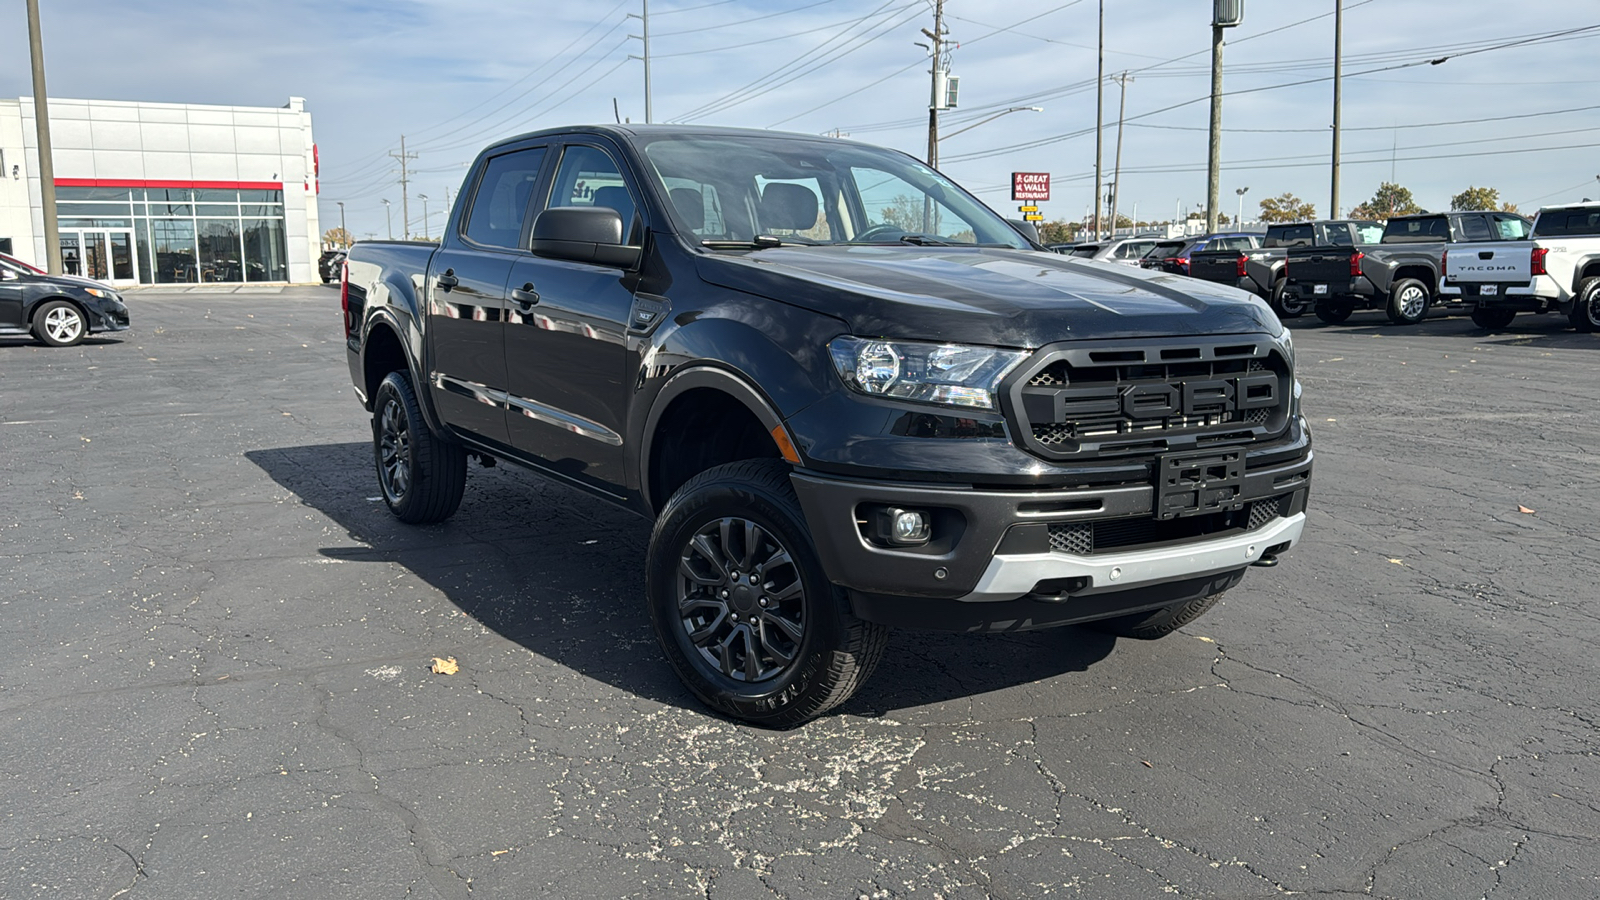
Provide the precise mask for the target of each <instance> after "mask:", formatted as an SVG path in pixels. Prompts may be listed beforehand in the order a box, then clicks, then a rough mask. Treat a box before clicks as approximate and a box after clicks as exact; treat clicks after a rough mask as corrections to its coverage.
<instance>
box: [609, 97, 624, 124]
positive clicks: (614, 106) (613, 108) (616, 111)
mask: <svg viewBox="0 0 1600 900" xmlns="http://www.w3.org/2000/svg"><path fill="white" fill-rule="evenodd" d="M611 116H612V118H614V119H616V120H617V124H618V125H621V124H622V110H620V109H618V108H617V98H615V97H612V98H611Z"/></svg>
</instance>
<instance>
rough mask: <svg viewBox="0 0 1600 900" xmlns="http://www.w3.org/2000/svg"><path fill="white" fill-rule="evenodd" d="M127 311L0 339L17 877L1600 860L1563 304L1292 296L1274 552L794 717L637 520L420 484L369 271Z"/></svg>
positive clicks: (1027, 876) (1380, 867)
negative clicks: (1289, 428) (376, 334)
mask: <svg viewBox="0 0 1600 900" xmlns="http://www.w3.org/2000/svg"><path fill="white" fill-rule="evenodd" d="M128 305H129V306H130V307H131V309H132V313H133V321H134V324H135V328H134V330H132V331H130V332H125V333H123V334H120V335H115V336H111V337H108V338H106V339H100V340H92V341H90V342H88V343H85V344H84V345H82V346H79V347H76V348H70V349H64V350H54V349H46V348H44V347H41V346H36V345H33V344H31V343H27V342H25V341H21V340H13V339H6V340H3V341H0V450H3V455H4V459H5V463H6V464H5V466H4V468H3V469H0V488H3V492H4V493H3V496H4V498H5V501H4V506H3V510H4V511H3V513H0V537H3V542H0V558H3V565H4V568H5V571H6V577H5V582H6V590H5V591H3V592H0V740H3V742H4V746H5V747H6V754H5V755H6V765H5V766H4V767H3V771H0V797H3V799H4V804H3V807H0V897H6V898H33V897H58V896H70V897H103V898H130V900H136V898H140V897H152V898H154V897H161V898H180V900H181V898H196V900H200V898H205V900H213V898H218V897H250V898H276V897H283V898H291V897H294V898H298V897H319V896H325V897H341V898H395V897H419V898H463V897H469V896H484V897H508V898H511V897H517V898H520V897H530V896H540V897H572V898H582V897H703V898H718V900H720V898H730V900H731V898H758V897H775V898H809V897H843V898H861V897H865V898H899V897H928V898H933V897H943V898H978V897H1007V898H1024V897H1084V898H1148V897H1152V896H1157V895H1162V894H1169V895H1173V896H1177V897H1227V898H1256V897H1263V898H1264V897H1276V896H1280V895H1309V896H1321V897H1349V898H1355V897H1379V898H1434V897H1438V898H1480V897H1481V898H1514V897H1595V896H1600V866H1597V865H1596V864H1595V862H1594V860H1595V859H1596V858H1597V857H1600V800H1597V799H1596V798H1597V797H1600V759H1597V753H1600V731H1597V725H1600V702H1597V701H1596V700H1595V696H1594V689H1593V687H1594V684H1595V683H1596V676H1597V668H1600V663H1597V656H1596V654H1595V650H1594V648H1595V644H1596V640H1597V638H1600V607H1597V605H1596V588H1595V585H1596V584H1597V583H1600V562H1597V560H1600V538H1597V537H1596V533H1595V528H1594V523H1595V513H1594V508H1593V503H1594V499H1595V497H1596V496H1600V490H1597V489H1600V474H1597V473H1600V467H1597V466H1596V462H1597V449H1600V380H1597V379H1596V378H1595V377H1594V372H1595V365H1596V362H1597V361H1600V338H1596V337H1594V336H1589V335H1577V334H1574V333H1572V332H1571V331H1570V330H1569V329H1567V328H1566V327H1565V322H1564V320H1559V319H1557V318H1556V317H1553V316H1551V317H1526V316H1522V317H1519V318H1518V319H1517V320H1516V322H1515V323H1514V324H1513V326H1512V328H1511V329H1510V330H1509V331H1508V332H1506V333H1504V334H1496V335H1486V334H1484V333H1483V332H1481V331H1478V330H1476V329H1475V328H1474V327H1473V326H1472V325H1471V323H1470V322H1469V321H1467V320H1466V319H1465V318H1464V317H1462V316H1456V317H1450V318H1437V317H1436V318H1433V319H1430V320H1429V321H1427V322H1425V323H1423V324H1422V325H1420V326H1418V327H1415V328H1410V329H1396V328H1392V327H1390V326H1388V325H1386V324H1381V323H1380V320H1379V319H1378V317H1377V315H1376V314H1358V315H1357V316H1355V317H1354V318H1353V319H1352V320H1351V322H1350V323H1349V324H1347V325H1346V326H1342V327H1338V328H1327V327H1322V326H1319V325H1317V324H1316V323H1315V322H1307V321H1306V320H1299V321H1296V322H1295V323H1293V324H1294V328H1295V332H1296V335H1295V337H1296V343H1297V348H1298V354H1299V361H1300V373H1301V379H1302V381H1303V382H1304V384H1305V390H1306V394H1305V397H1306V399H1305V405H1306V410H1307V414H1308V416H1309V418H1310V419H1311V421H1312V425H1313V428H1314V429H1315V433H1316V439H1317V454H1318V460H1317V469H1316V484H1315V487H1314V490H1313V495H1312V508H1311V512H1310V516H1309V527H1308V530H1307V538H1306V540H1305V542H1304V543H1303V544H1302V545H1301V547H1300V548H1299V549H1298V550H1297V551H1296V552H1295V553H1294V554H1292V555H1291V556H1290V557H1288V558H1287V559H1286V561H1285V564H1284V565H1281V566H1279V567H1277V568H1274V569H1256V570H1252V572H1251V574H1250V575H1249V576H1248V577H1247V578H1246V579H1245V581H1244V583H1243V585H1241V586H1240V587H1239V588H1237V589H1235V590H1234V591H1232V592H1230V593H1229V594H1228V595H1227V596H1226V597H1225V598H1224V599H1223V601H1222V602H1221V603H1220V604H1219V605H1218V607H1217V608H1216V609H1214V610H1213V611H1212V612H1211V613H1209V614H1208V615H1206V616H1205V617H1203V618H1201V619H1200V620H1198V621H1197V622H1195V623H1194V624H1192V625H1191V626H1189V627H1188V628H1186V629H1184V630H1183V631H1181V632H1179V633H1177V634H1174V635H1172V636H1170V637H1168V638H1166V639H1164V640H1161V641H1156V642H1148V643H1147V642H1138V641H1128V640H1121V641H1113V640H1112V639H1110V638H1107V637H1104V636H1101V635H1098V634H1095V633H1092V632H1089V631H1085V630H1079V629H1073V628H1067V629H1059V630H1054V631H1045V632H1037V633H1032V634H1022V635H985V636H961V635H943V634H926V633H917V632H909V631H903V632H897V633H895V634H894V635H893V637H892V638H891V640H890V645H889V649H888V652H887V659H886V661H885V662H884V664H883V665H882V667H881V668H880V669H879V670H878V672H877V674H876V675H875V676H874V677H873V678H872V679H871V680H870V681H869V682H868V683H867V684H866V685H865V687H864V688H863V689H862V691H861V692H860V693H859V694H858V695H857V696H856V697H855V698H854V699H853V700H851V701H850V702H849V703H848V704H846V705H845V706H844V707H843V708H842V709H840V710H837V711H836V712H835V713H834V714H832V715H830V716H828V717H826V718H823V719H821V720H819V721H817V722H815V723H812V724H810V725H808V726H806V727H804V728H801V729H797V730H795V731H790V732H767V731H761V730H757V729H752V728H748V727H745V726H742V725H736V724H733V723H730V722H728V721H726V720H724V719H721V718H718V717H716V716H713V715H709V714H708V713H707V712H706V711H705V710H703V709H702V708H701V707H699V706H698V705H697V704H696V702H695V701H694V699H693V698H692V697H691V696H690V695H689V694H688V693H687V692H686V691H685V690H683V689H682V688H681V687H680V686H679V684H678V682H677V681H676V680H675V679H674V677H673V675H672V673H671V671H670V669H669V668H668V667H667V665H666V663H665V662H664V661H663V660H662V659H661V657H660V654H659V652H658V651H657V648H656V646H655V643H654V640H653V638H652V636H651V633H650V628H649V625H648V622H647V620H646V615H645V612H644V607H643V603H642V598H641V590H640V580H641V567H642V562H643V558H644V546H645V542H646V540H647V538H648V533H649V528H648V524H647V523H645V522H643V521H642V520H639V519H637V518H634V517H632V516H630V515H628V514H626V513H623V512H619V511H617V510H614V509H611V508H610V507H607V506H604V505H602V504H600V503H599V502H597V501H593V500H590V499H589V498H587V497H585V496H582V495H579V494H577V493H575V492H573V491H571V490H568V489H566V488H563V487H560V486H557V485H554V484H551V483H548V482H545V481H542V480H540V479H538V478H536V477H533V476H530V475H528V474H527V473H524V472H521V471H516V470H512V469H510V468H509V467H505V466H502V467H498V468H495V469H489V470H485V469H480V468H476V467H474V468H473V469H472V470H471V473H470V476H469V479H468V488H467V497H466V500H465V502H464V503H463V505H462V508H461V511H460V513H458V514H457V516H456V517H455V518H454V519H452V520H451V521H450V522H448V523H446V524H444V525H440V526H430V527H424V528H412V527H409V526H404V525H401V524H399V523H398V522H395V521H394V520H393V519H392V518H391V517H390V516H389V515H388V513H387V511H386V510H385V509H384V507H383V504H382V502H381V501H380V500H379V499H378V498H377V496H375V495H376V494H377V487H376V483H375V480H374V477H373V475H372V472H371V463H370V450H369V447H368V444H367V441H368V440H369V434H370V432H369V430H368V426H367V422H366V419H365V415H364V413H363V412H362V411H361V410H360V408H359V406H358V405H357V403H356V401H355V398H354V396H353V394H352V393H351V391H350V388H349V383H348V381H349V379H348V375H347V372H346V368H345V361H344V350H343V347H342V346H341V344H342V340H341V336H340V334H339V315H338V299H337V293H336V292H335V291H333V290H331V289H327V288H291V289H287V290H285V291H284V292H283V293H282V294H280V295H271V296H268V295H261V296H240V295H205V294H179V293H160V292H156V291H139V292H134V293H133V294H132V295H131V296H130V299H129V304H128ZM1519 505H1520V506H1522V507H1525V508H1528V509H1532V510H1534V512H1533V513H1531V514H1529V513H1522V512H1519V510H1518V507H1519ZM436 656H441V657H449V656H453V657H455V658H456V659H457V660H458V661H459V662H460V665H461V670H460V672H459V673H458V674H455V675H449V676H446V675H435V674H433V673H431V672H430V671H429V668H428V665H429V663H430V661H431V660H432V658H433V657H436ZM1585 860H1588V862H1585Z"/></svg>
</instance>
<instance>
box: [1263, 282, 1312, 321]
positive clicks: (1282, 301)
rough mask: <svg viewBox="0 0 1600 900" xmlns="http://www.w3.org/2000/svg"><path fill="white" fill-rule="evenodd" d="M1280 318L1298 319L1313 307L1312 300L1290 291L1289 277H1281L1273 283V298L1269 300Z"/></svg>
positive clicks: (1268, 302) (1269, 304) (1268, 303)
mask: <svg viewBox="0 0 1600 900" xmlns="http://www.w3.org/2000/svg"><path fill="white" fill-rule="evenodd" d="M1267 305H1268V306H1271V307H1272V311H1273V312H1275V313H1277V314H1278V318H1280V319H1298V318H1300V317H1301V316H1303V315H1305V314H1306V311H1307V310H1309V309H1310V308H1311V301H1309V300H1306V299H1305V298H1303V297H1301V296H1299V295H1298V294H1291V293H1289V279H1287V278H1279V279H1278V280H1277V281H1274V282H1273V283H1272V298H1271V299H1270V300H1268V301H1267Z"/></svg>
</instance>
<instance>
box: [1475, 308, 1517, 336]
mask: <svg viewBox="0 0 1600 900" xmlns="http://www.w3.org/2000/svg"><path fill="white" fill-rule="evenodd" d="M1516 317H1517V311H1516V310H1514V309H1502V308H1497V307H1493V306H1475V307H1473V308H1472V324H1474V325H1476V326H1478V327H1479V328H1482V329H1484V330H1485V331H1499V330H1501V329H1503V328H1505V327H1506V326H1507V325H1510V324H1511V320H1512V319H1515V318H1516Z"/></svg>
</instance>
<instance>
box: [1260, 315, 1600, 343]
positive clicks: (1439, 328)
mask: <svg viewBox="0 0 1600 900" xmlns="http://www.w3.org/2000/svg"><path fill="white" fill-rule="evenodd" d="M1284 324H1285V325H1287V326H1288V327H1289V328H1291V329H1293V330H1294V331H1313V332H1315V331H1321V332H1328V333H1335V332H1349V333H1351V334H1359V335H1363V336H1366V335H1374V334H1377V335H1383V336H1384V337H1419V338H1425V337H1465V338H1470V339H1472V340H1474V341H1476V342H1477V343H1480V344H1493V345H1512V344H1516V345H1526V344H1532V345H1536V346H1538V347H1540V348H1541V349H1550V348H1560V349H1566V348H1572V349H1600V335H1594V334H1581V333H1579V332H1577V331H1575V330H1573V328H1572V325H1571V324H1570V323H1569V322H1568V321H1567V317H1566V316H1559V315H1553V314H1545V315H1537V314H1533V313H1523V314H1520V315H1518V316H1517V317H1516V318H1515V319H1512V320H1511V324H1510V325H1509V326H1507V327H1505V328H1502V329H1498V330H1496V331H1485V330H1484V329H1482V328H1479V327H1478V326H1476V325H1474V324H1472V319H1471V318H1469V317H1468V315H1467V314H1466V313H1465V312H1454V313H1451V314H1448V315H1447V314H1445V313H1442V312H1437V311H1435V312H1432V313H1430V314H1429V315H1428V318H1426V319H1424V320H1423V321H1421V322H1418V323H1417V324H1415V325H1392V324H1390V323H1389V318H1388V316H1387V315H1385V314H1384V313H1382V312H1372V311H1363V312H1358V313H1356V314H1354V315H1352V316H1351V317H1350V318H1349V319H1347V320H1345V321H1344V322H1343V323H1341V324H1339V325H1327V324H1324V323H1322V322H1319V321H1317V318H1316V317H1315V316H1312V315H1306V316H1301V317H1299V318H1295V319H1289V320H1287V321H1286V322H1284Z"/></svg>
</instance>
